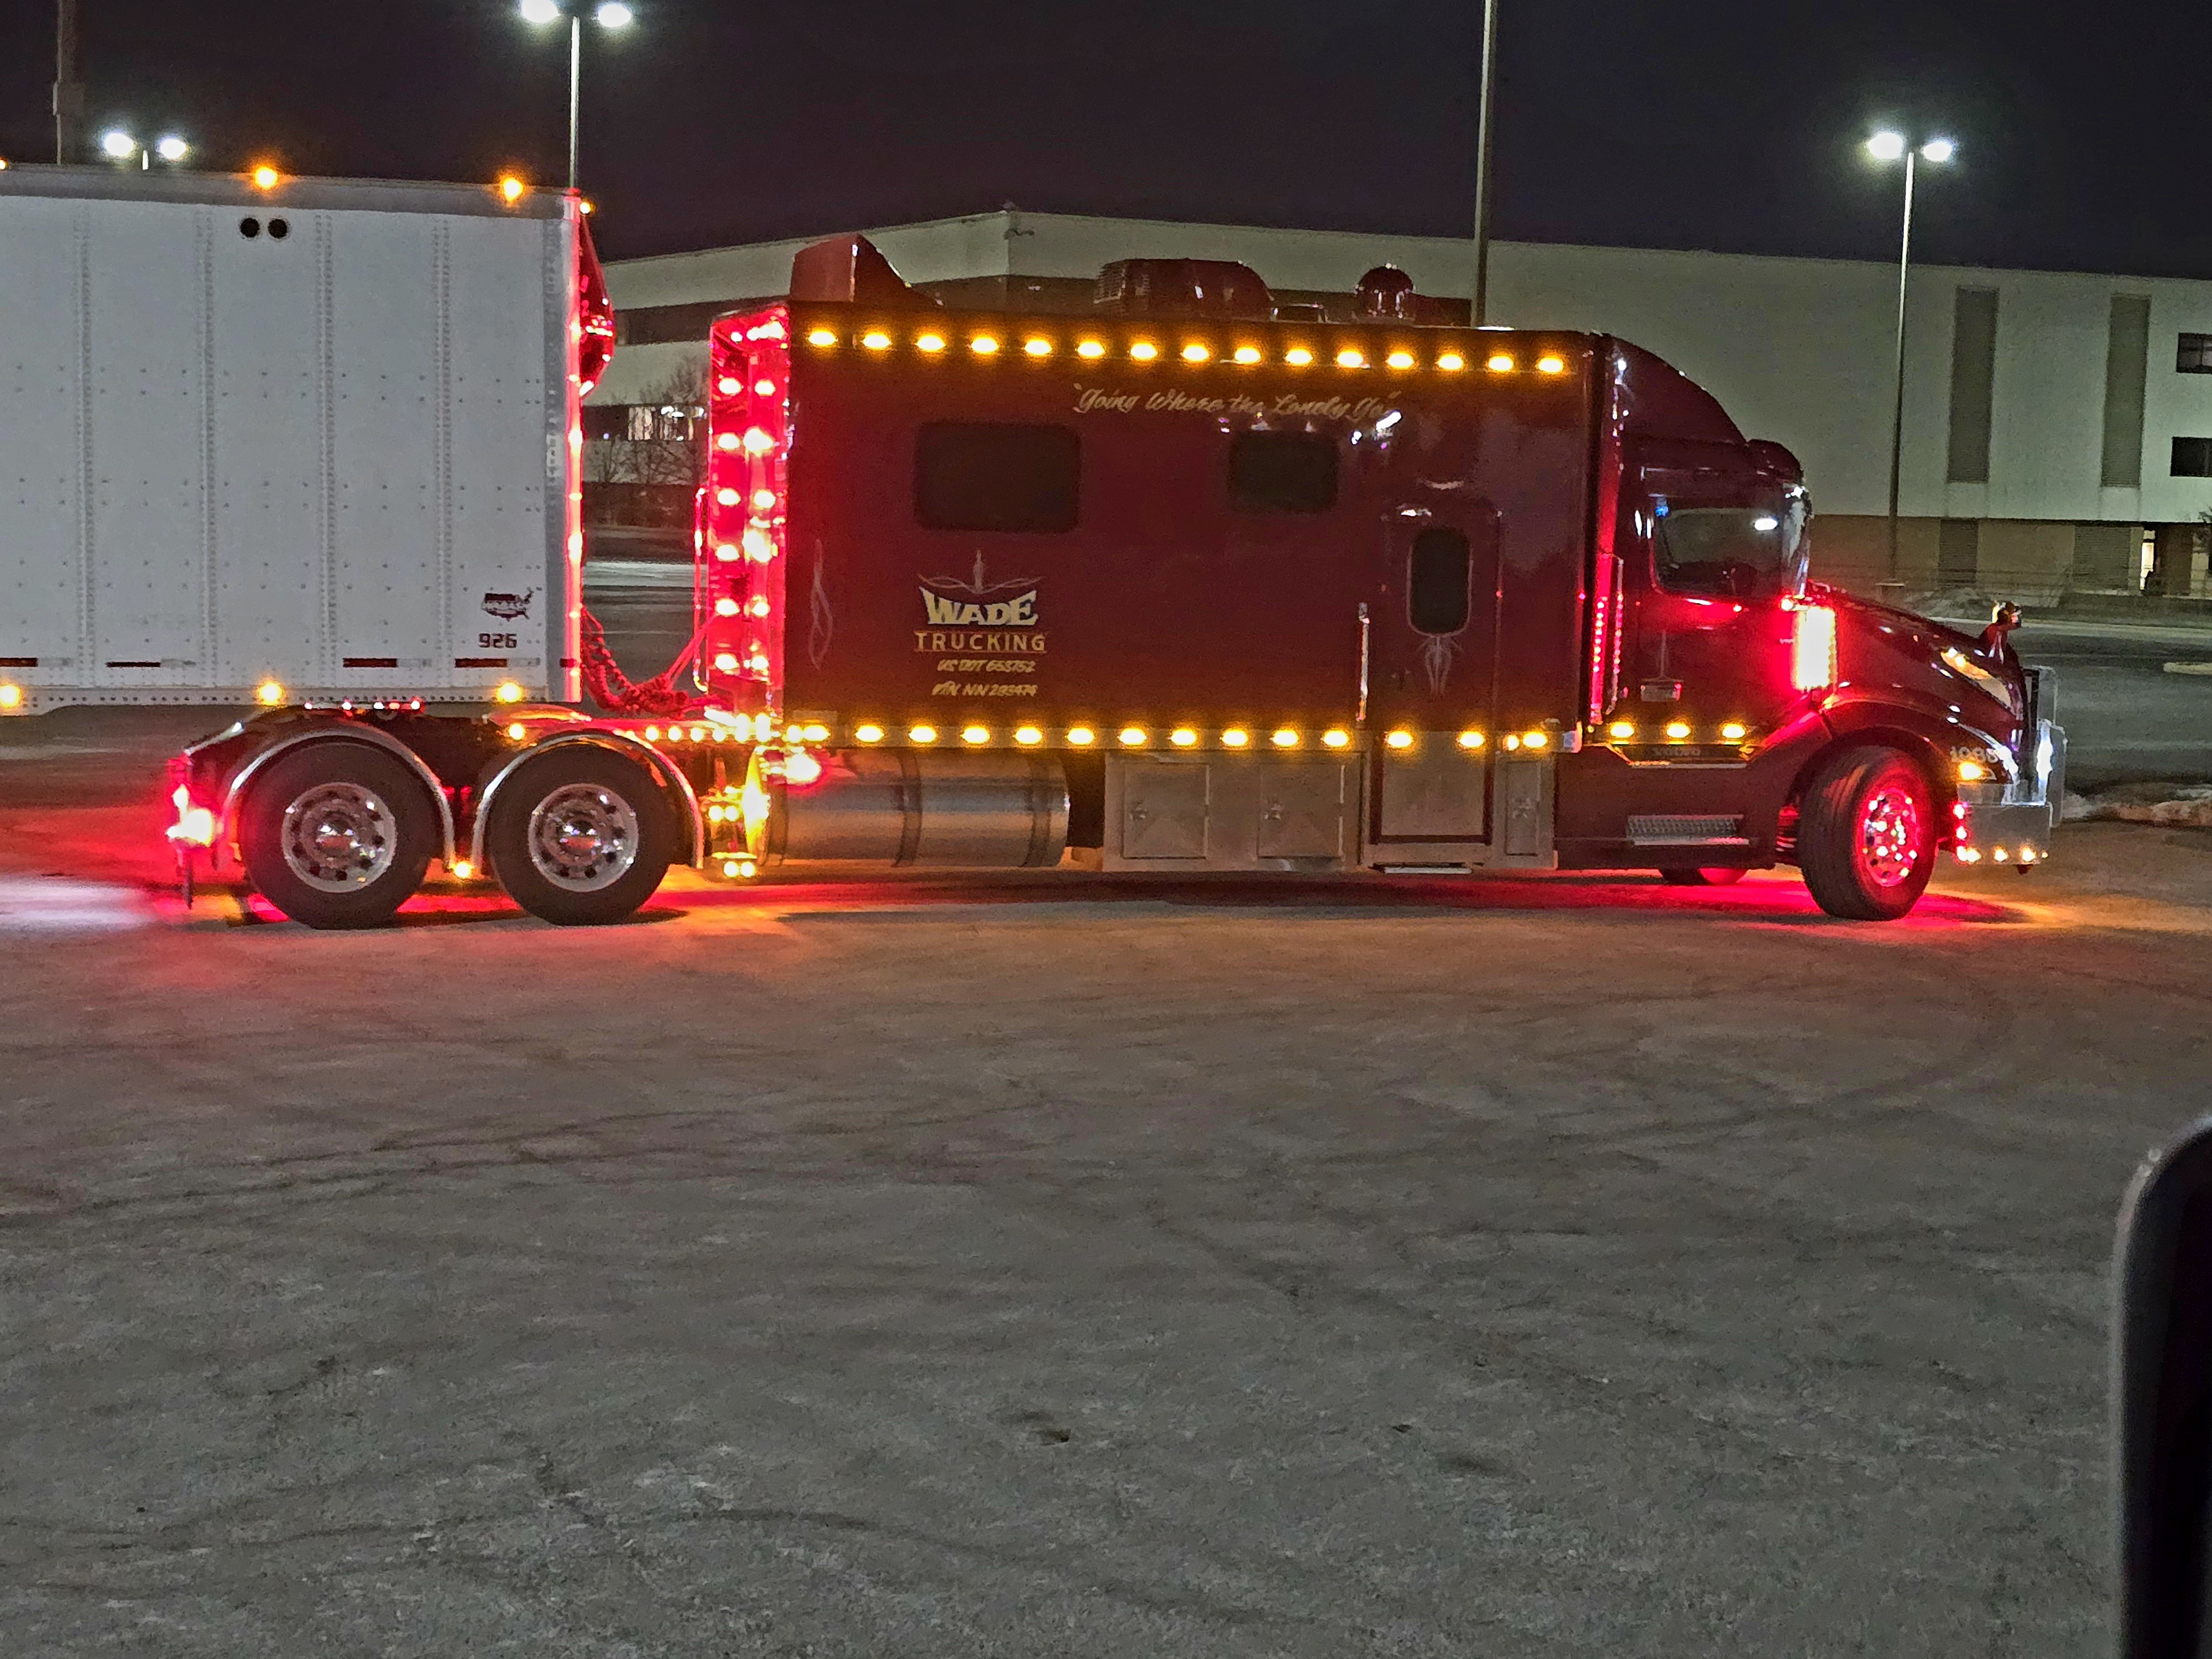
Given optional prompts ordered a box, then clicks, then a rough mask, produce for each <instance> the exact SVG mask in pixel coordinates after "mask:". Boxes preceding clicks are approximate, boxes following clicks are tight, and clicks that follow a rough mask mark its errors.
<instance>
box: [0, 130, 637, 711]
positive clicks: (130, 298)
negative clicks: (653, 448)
mask: <svg viewBox="0 0 2212 1659" xmlns="http://www.w3.org/2000/svg"><path fill="white" fill-rule="evenodd" d="M610 338H611V326H610V316H609V313H607V311H606V307H605V289H604V286H603V285H602V284H600V283H599V275H598V268H597V264H596V261H595V260H594V259H593V258H592V254H591V251H590V242H589V238H588V236H587V235H586V233H585V231H584V228H583V225H582V222H581V220H580V217H579V204H578V202H577V200H576V198H575V197H574V195H573V194H570V193H566V192H561V191H519V192H515V193H513V195H512V197H510V195H509V194H508V193H507V192H503V191H500V190H497V189H481V188H475V187H471V186H468V185H421V184H392V183H377V182H359V181H340V180H331V179H283V178H278V177H276V176H275V175H274V174H271V173H259V174H256V175H248V176H243V177H232V176H225V175H218V174H203V173H175V174H164V173H155V174H151V175H149V174H145V173H125V172H118V171H117V170H114V169H111V168H105V167H10V168H8V169H6V170H5V171H0V714H32V713H36V712H38V711H40V710H43V709H50V708H59V707H63V706H65V705H69V704H81V703H195V704H196V703H222V702H243V703H252V702H262V703H264V704H269V705H272V706H273V705H279V704H283V705H295V704H299V703H301V702H336V701H339V700H357V701H371V700H374V701H383V702H387V703H389V702H407V701H410V700H415V699H420V700H421V701H422V702H424V703H431V704H435V703H450V702H477V703H479V704H480V703H482V702H484V701H485V700H486V699H487V698H489V697H491V696H495V694H496V695H499V696H504V697H506V698H507V699H509V700H513V699H517V698H522V697H528V698H547V699H552V700H556V701H561V702H573V701H574V700H575V699H576V698H577V697H578V696H579V695H580V687H579V683H578V661H579V657H580V651H579V647H578V639H577V629H578V618H579V612H580V564H581V560H582V538H581V534H580V526H579V493H578V483H579V477H578V474H579V464H580V453H579V452H580V441H579V430H578V405H579V401H580V398H581V396H582V393H583V392H584V390H585V389H586V383H587V381H588V380H589V379H590V378H592V376H593V375H595V374H596V373H597V372H598V368H599V366H600V365H601V364H602V363H603V362H604V359H605V347H606V344H607V342H608V340H609V339H610Z"/></svg>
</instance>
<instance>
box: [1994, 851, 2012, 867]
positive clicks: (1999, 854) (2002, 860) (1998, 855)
mask: <svg viewBox="0 0 2212 1659" xmlns="http://www.w3.org/2000/svg"><path fill="white" fill-rule="evenodd" d="M1990 861H1991V862H1992V863H1996V864H2006V863H2009V862H2010V861H2011V860H2008V858H2007V857H2006V856H2005V849H2004V848H2002V847H1992V848H1990Z"/></svg>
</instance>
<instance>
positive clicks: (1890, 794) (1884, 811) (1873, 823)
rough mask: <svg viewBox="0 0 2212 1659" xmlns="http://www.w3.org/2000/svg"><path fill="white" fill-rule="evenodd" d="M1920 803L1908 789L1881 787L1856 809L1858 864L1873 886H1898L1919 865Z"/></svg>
mask: <svg viewBox="0 0 2212 1659" xmlns="http://www.w3.org/2000/svg"><path fill="white" fill-rule="evenodd" d="M1922 835H1923V831H1922V829H1921V823H1920V804H1919V802H1917V801H1916V800H1915V799H1913V798H1912V793H1911V791H1910V790H1908V789H1905V788H1904V787H1900V786H1899V785H1897V784H1888V785H1885V786H1884V787H1881V788H1879V789H1876V790H1875V792H1874V793H1872V794H1869V796H1868V797H1867V798H1866V804H1865V805H1863V806H1862V807H1861V808H1860V809H1859V836H1858V843H1859V844H1858V855H1859V865H1860V867H1861V868H1862V869H1863V870H1864V871H1865V872H1866V876H1867V879H1868V880H1869V881H1871V882H1873V883H1874V884H1875V885H1876V886H1877V887H1901V886H1903V885H1904V884H1905V882H1906V881H1908V880H1910V879H1911V876H1912V873H1913V871H1914V869H1915V868H1916V867H1917V866H1918V864H1919V862H1920V852H1921V837H1922Z"/></svg>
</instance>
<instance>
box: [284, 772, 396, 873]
mask: <svg viewBox="0 0 2212 1659" xmlns="http://www.w3.org/2000/svg"><path fill="white" fill-rule="evenodd" d="M277 846H278V848H279V850H281V851H282V852H283V855H284V863H285V866H286V867H287V868H289V870H290V871H291V872H292V873H293V874H294V875H295V876H297V877H298V878H300V879H301V881H303V882H305V883H306V884H307V885H308V886H310V887H312V888H313V889H314V890H316V891H317V892H319V893H350V892H354V891H356V890H359V889H361V888H364V887H367V886H368V884H370V883H372V882H374V881H375V880H376V879H377V878H379V877H380V876H381V875H383V874H384V872H386V871H387V870H389V869H390V868H391V867H392V859H393V858H394V857H395V856H396V855H397V854H398V850H399V825H398V821H397V820H396V819H395V818H394V817H393V816H392V808H391V807H390V806H389V805H387V804H386V802H385V799H384V798H383V797H382V796H381V795H379V794H378V793H376V792H375V791H374V790H373V789H368V788H364V787H362V785H360V784H357V783H319V784H317V785H315V786H314V787H313V788H311V789H308V790H306V791H304V792H302V793H301V794H299V795H298V796H296V797H295V798H294V799H293V802H292V804H291V805H289V806H288V807H286V808H285V809H284V817H283V822H282V823H280V824H279V825H278V828H277Z"/></svg>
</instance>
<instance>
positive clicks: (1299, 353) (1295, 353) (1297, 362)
mask: <svg viewBox="0 0 2212 1659" xmlns="http://www.w3.org/2000/svg"><path fill="white" fill-rule="evenodd" d="M1283 361H1284V362H1286V363H1288V364H1289V365H1290V366H1291V368H1304V367H1305V366H1306V365H1307V364H1308V363H1310V362H1312V361H1313V353H1312V352H1310V351H1308V350H1307V349H1305V348H1304V346H1292V347H1291V349H1289V350H1288V351H1285V353H1284V354H1283Z"/></svg>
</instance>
